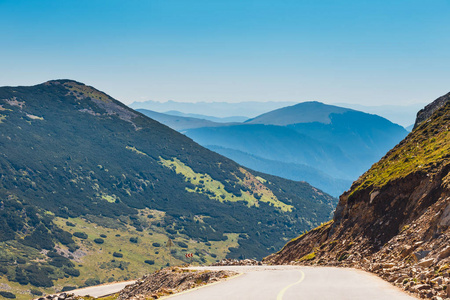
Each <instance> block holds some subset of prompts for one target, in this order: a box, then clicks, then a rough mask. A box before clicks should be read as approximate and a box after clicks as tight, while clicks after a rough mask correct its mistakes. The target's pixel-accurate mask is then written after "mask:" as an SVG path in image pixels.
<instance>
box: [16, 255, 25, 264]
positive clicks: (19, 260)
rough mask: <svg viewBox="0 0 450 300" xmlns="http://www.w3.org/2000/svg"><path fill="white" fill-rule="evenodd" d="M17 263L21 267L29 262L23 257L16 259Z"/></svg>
mask: <svg viewBox="0 0 450 300" xmlns="http://www.w3.org/2000/svg"><path fill="white" fill-rule="evenodd" d="M16 262H17V263H18V264H19V265H23V264H26V263H27V261H26V260H25V259H23V258H22V257H18V258H17V259H16Z"/></svg>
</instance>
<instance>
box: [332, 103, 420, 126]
mask: <svg viewBox="0 0 450 300" xmlns="http://www.w3.org/2000/svg"><path fill="white" fill-rule="evenodd" d="M426 104H427V103H415V104H409V105H378V106H377V105H361V104H349V103H335V105H338V106H342V107H348V108H352V109H356V110H359V111H363V112H366V113H370V114H376V115H379V116H381V117H383V118H386V119H388V120H389V121H391V122H393V123H396V124H399V125H402V126H404V127H407V126H409V125H410V124H413V123H414V121H415V120H416V114H417V112H418V111H419V110H421V109H422V108H424V106H425V105H426Z"/></svg>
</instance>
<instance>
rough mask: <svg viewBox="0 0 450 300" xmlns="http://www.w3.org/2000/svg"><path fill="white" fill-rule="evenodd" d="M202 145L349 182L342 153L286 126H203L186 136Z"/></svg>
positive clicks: (349, 162) (348, 161)
mask: <svg viewBox="0 0 450 300" xmlns="http://www.w3.org/2000/svg"><path fill="white" fill-rule="evenodd" d="M185 134H186V135H187V136H188V137H190V138H192V139H193V140H194V141H196V142H197V143H199V144H201V145H205V146H212V145H214V146H220V147H224V148H229V149H234V150H239V151H242V152H246V153H251V154H253V155H256V156H259V157H261V158H264V159H270V160H276V161H283V162H289V163H297V164H307V165H309V166H312V167H314V168H316V169H319V170H324V169H326V172H325V173H327V174H329V175H330V176H333V177H338V178H347V179H352V177H351V175H349V174H347V173H346V169H348V168H349V165H351V164H352V162H353V161H352V159H351V158H350V157H347V156H346V154H345V153H343V152H342V150H341V149H340V148H339V147H337V146H335V145H333V144H330V143H325V142H321V141H318V140H316V139H313V138H311V137H309V136H307V135H304V134H301V133H299V132H297V131H296V130H295V129H292V128H288V127H285V126H274V125H260V124H243V125H233V126H222V127H203V128H196V129H190V130H187V131H186V133H185Z"/></svg>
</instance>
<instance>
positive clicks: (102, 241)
mask: <svg viewBox="0 0 450 300" xmlns="http://www.w3.org/2000/svg"><path fill="white" fill-rule="evenodd" d="M104 242H105V240H104V239H100V238H98V239H94V243H96V244H103V243H104Z"/></svg>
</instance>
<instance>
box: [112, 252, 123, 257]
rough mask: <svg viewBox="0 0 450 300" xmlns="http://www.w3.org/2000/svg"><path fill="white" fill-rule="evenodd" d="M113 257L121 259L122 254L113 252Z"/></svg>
mask: <svg viewBox="0 0 450 300" xmlns="http://www.w3.org/2000/svg"><path fill="white" fill-rule="evenodd" d="M113 256H114V257H123V254H122V253H119V252H114V253H113Z"/></svg>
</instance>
